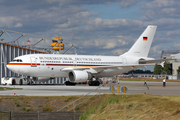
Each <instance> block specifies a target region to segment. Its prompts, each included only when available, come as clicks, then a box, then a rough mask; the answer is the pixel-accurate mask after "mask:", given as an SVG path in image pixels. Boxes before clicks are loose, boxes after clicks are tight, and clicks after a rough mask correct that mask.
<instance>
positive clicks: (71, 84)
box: [64, 81, 76, 86]
mask: <svg viewBox="0 0 180 120" xmlns="http://www.w3.org/2000/svg"><path fill="white" fill-rule="evenodd" d="M64 84H65V85H66V86H75V85H76V83H73V82H70V81H66V82H65V83H64Z"/></svg>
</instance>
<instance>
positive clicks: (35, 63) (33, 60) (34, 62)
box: [30, 57, 37, 67]
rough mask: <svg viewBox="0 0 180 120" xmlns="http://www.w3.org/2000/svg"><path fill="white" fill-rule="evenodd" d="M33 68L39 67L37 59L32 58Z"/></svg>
mask: <svg viewBox="0 0 180 120" xmlns="http://www.w3.org/2000/svg"><path fill="white" fill-rule="evenodd" d="M30 59H31V67H37V57H30Z"/></svg>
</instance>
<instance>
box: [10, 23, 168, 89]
mask: <svg viewBox="0 0 180 120" xmlns="http://www.w3.org/2000/svg"><path fill="white" fill-rule="evenodd" d="M156 28H157V26H152V25H149V26H147V28H146V29H145V30H144V32H143V33H142V34H141V36H140V37H139V38H138V40H137V41H136V42H135V43H134V45H133V46H132V47H131V48H130V50H129V51H128V52H126V53H124V54H123V55H120V56H95V55H64V54H29V55H23V56H19V57H16V58H14V60H13V61H11V62H10V63H8V64H7V67H8V69H10V70H11V71H13V72H15V73H18V74H21V75H25V76H29V77H30V76H31V77H33V80H35V81H39V82H42V81H48V80H50V79H53V78H55V77H67V78H69V82H66V84H67V85H69V84H71V83H72V84H73V83H78V82H85V81H87V80H89V82H88V84H89V85H90V86H95V85H97V86H98V85H99V84H100V83H99V81H98V79H99V78H102V77H108V76H114V75H119V74H122V73H125V72H128V71H131V70H133V69H136V68H145V65H148V64H149V63H155V62H161V61H165V60H164V59H158V60H155V59H154V58H149V57H147V56H148V53H149V50H150V47H151V43H152V41H153V38H154V34H155V31H156Z"/></svg>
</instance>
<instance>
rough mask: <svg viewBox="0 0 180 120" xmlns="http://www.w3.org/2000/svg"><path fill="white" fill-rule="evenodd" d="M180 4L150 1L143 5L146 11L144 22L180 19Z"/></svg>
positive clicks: (170, 1) (169, 1) (172, 0)
mask: <svg viewBox="0 0 180 120" xmlns="http://www.w3.org/2000/svg"><path fill="white" fill-rule="evenodd" d="M179 6H180V2H179V1H178V0H152V1H151V0H149V1H148V2H144V3H142V4H141V8H142V9H143V10H144V12H143V13H144V15H145V16H144V17H143V20H151V19H154V18H155V19H157V18H179V17H180V11H179Z"/></svg>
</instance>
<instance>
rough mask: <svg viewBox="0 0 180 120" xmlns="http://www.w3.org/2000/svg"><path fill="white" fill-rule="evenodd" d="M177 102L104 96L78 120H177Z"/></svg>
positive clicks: (179, 110) (179, 112) (166, 98)
mask: <svg viewBox="0 0 180 120" xmlns="http://www.w3.org/2000/svg"><path fill="white" fill-rule="evenodd" d="M97 99H98V98H97ZM179 101H180V97H179V96H177V97H174V96H155V95H128V96H127V95H125V96H124V95H113V94H112V95H106V97H105V98H104V99H103V100H102V101H101V103H100V104H99V105H95V106H91V107H89V108H88V109H87V110H86V111H85V112H84V114H83V115H81V116H80V120H91V119H97V120H103V119H104V120H106V119H118V120H124V119H148V120H151V119H179V117H180V103H179ZM164 113H166V114H164Z"/></svg>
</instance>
